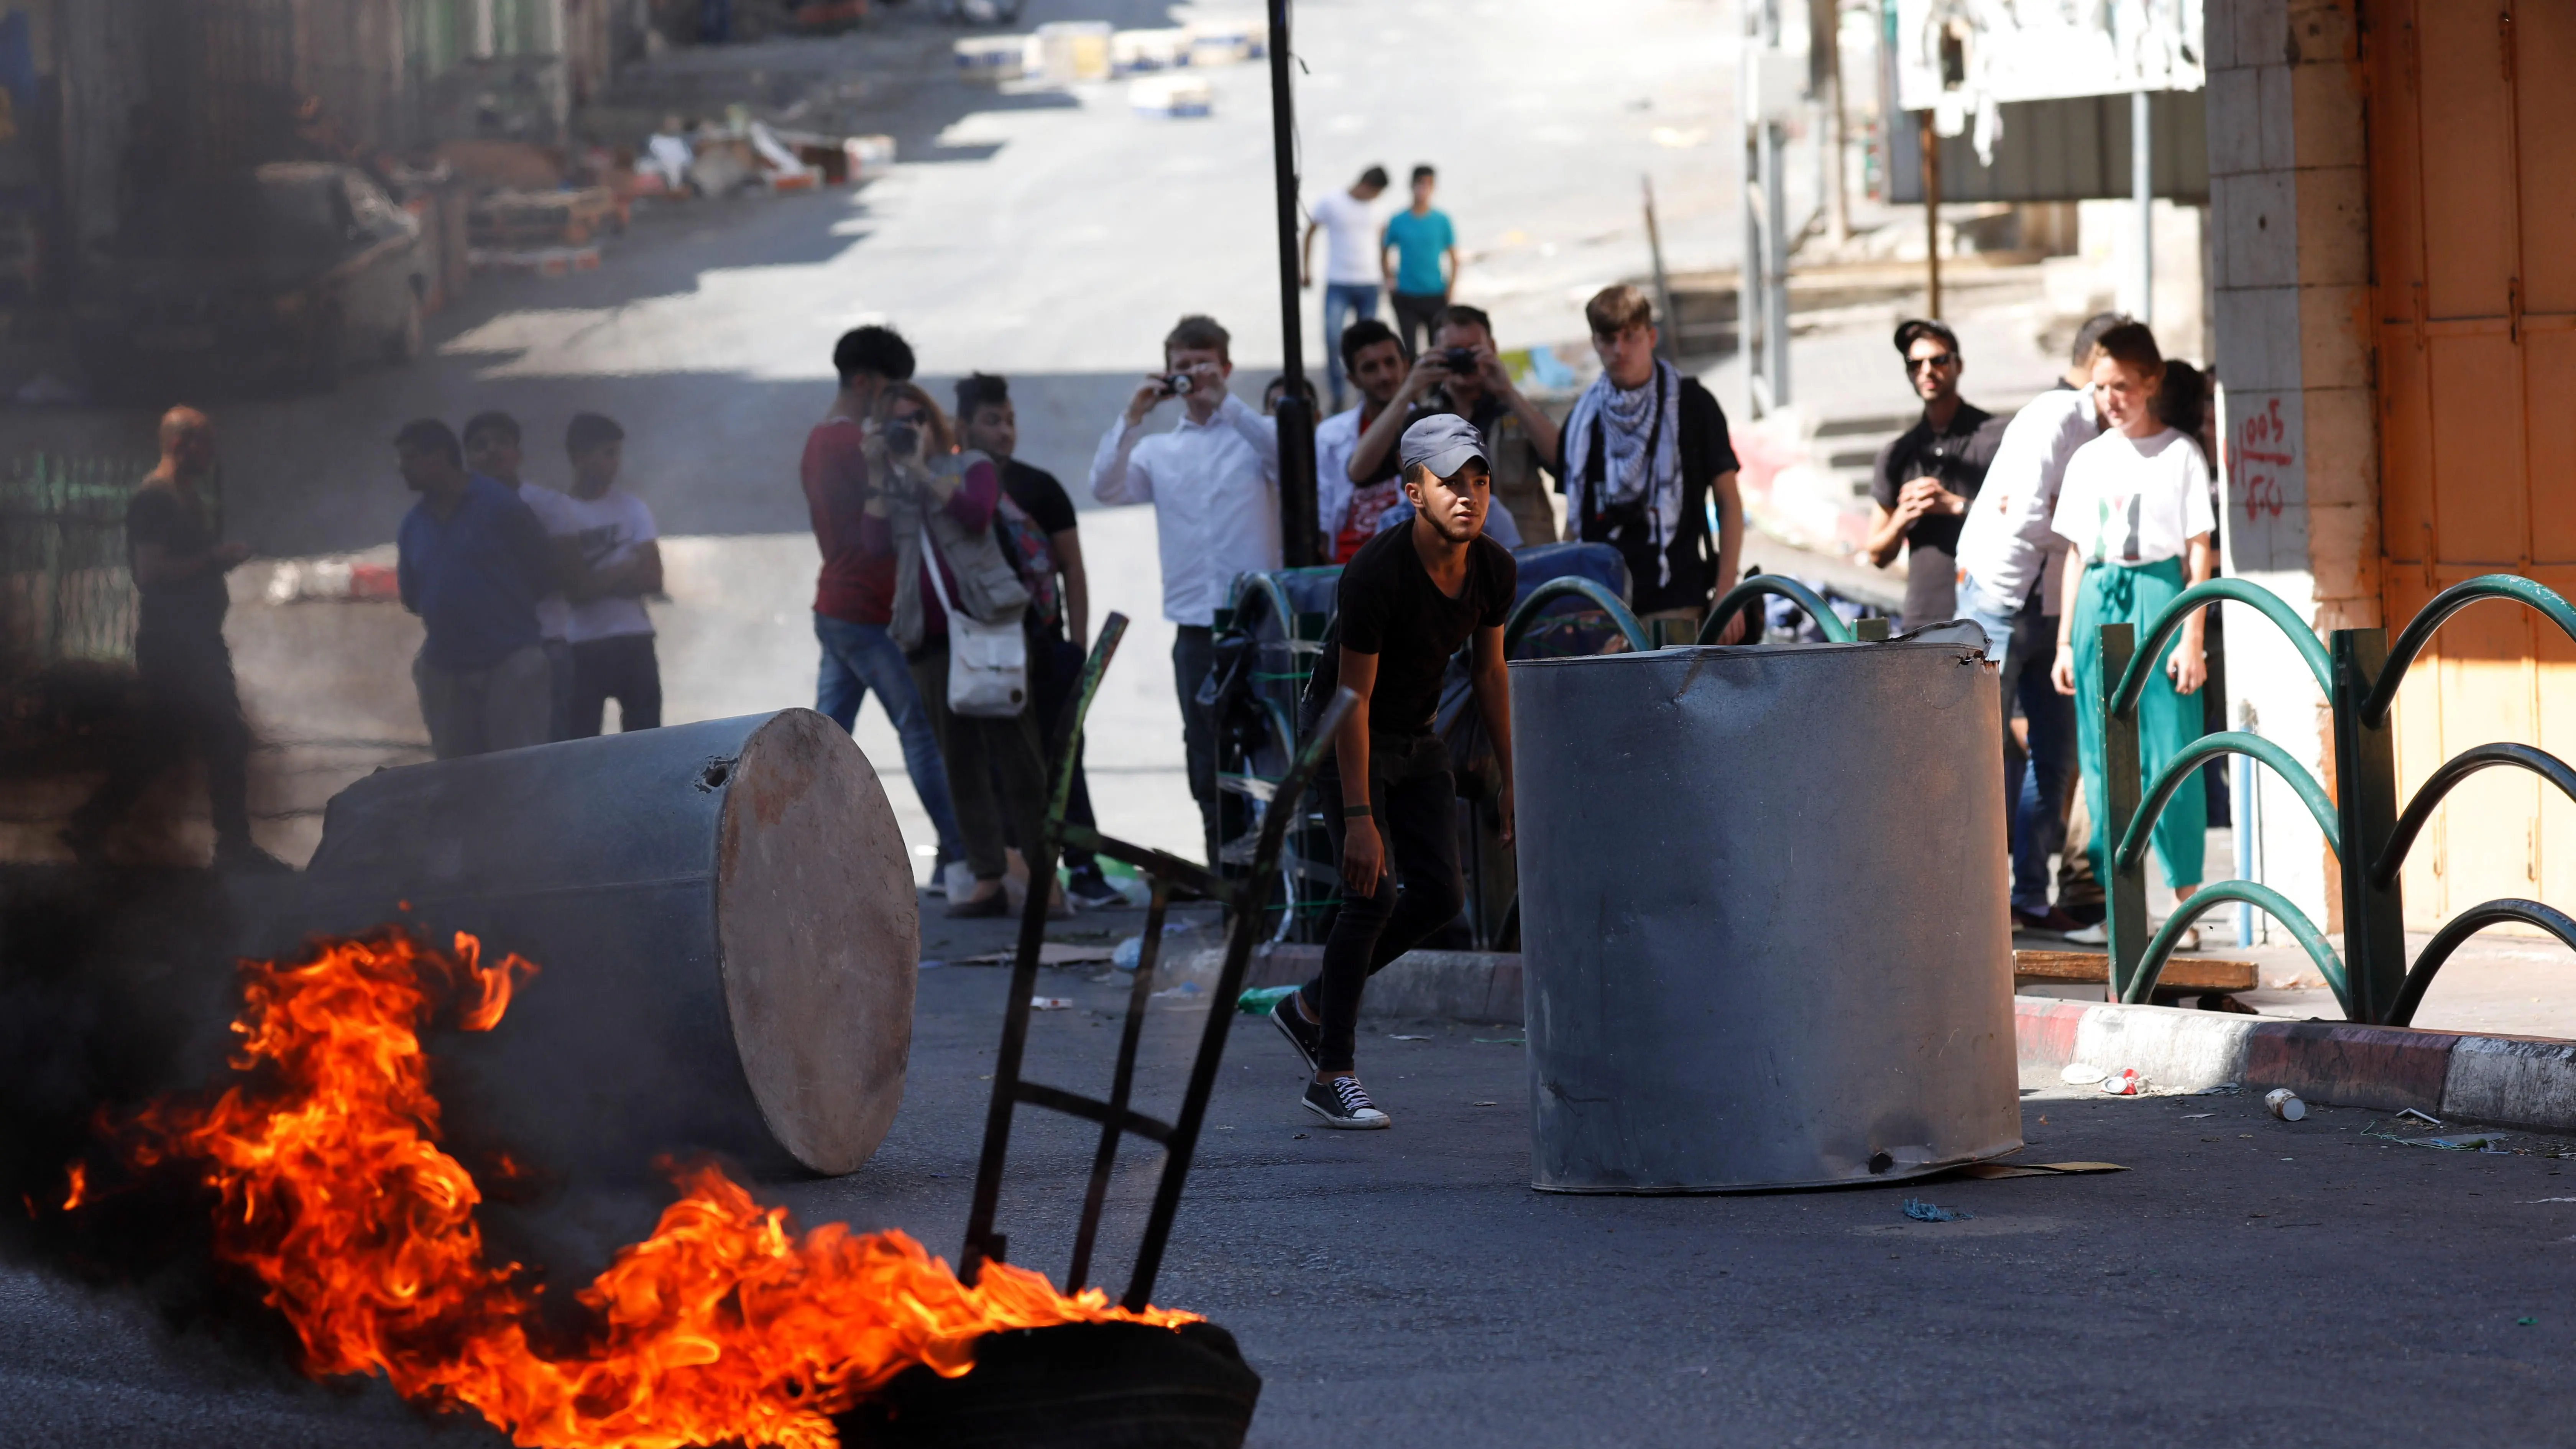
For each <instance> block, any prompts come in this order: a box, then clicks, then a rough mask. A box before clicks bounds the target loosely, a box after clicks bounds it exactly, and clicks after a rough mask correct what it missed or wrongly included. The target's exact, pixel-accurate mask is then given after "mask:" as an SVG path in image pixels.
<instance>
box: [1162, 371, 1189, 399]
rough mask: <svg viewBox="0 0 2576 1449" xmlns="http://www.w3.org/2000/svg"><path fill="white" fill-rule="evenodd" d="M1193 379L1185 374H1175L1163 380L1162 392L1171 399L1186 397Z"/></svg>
mask: <svg viewBox="0 0 2576 1449" xmlns="http://www.w3.org/2000/svg"><path fill="white" fill-rule="evenodd" d="M1192 382H1193V379H1192V378H1191V377H1190V375H1189V374H1188V373H1186V372H1176V373H1173V374H1172V375H1171V376H1169V377H1167V378H1164V379H1163V391H1164V392H1165V393H1166V394H1168V395H1170V396H1172V397H1186V396H1188V394H1189V391H1190V387H1191V385H1192Z"/></svg>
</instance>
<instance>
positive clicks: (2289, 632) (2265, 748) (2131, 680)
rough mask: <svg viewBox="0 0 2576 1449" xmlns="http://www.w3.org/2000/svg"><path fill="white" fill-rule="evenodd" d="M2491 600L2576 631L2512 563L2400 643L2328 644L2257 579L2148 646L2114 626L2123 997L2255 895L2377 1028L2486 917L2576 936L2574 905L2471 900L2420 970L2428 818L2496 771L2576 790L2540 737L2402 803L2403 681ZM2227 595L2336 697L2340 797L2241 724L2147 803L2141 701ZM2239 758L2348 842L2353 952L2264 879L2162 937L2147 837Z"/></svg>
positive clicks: (2117, 952) (2212, 888)
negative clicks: (2409, 880) (2209, 768)
mask: <svg viewBox="0 0 2576 1449" xmlns="http://www.w3.org/2000/svg"><path fill="white" fill-rule="evenodd" d="M2488 599H2496V600H2502V601H2505V602H2508V603H2518V604H2521V605H2523V606H2524V607H2526V608H2529V609H2531V610H2533V611H2534V612H2536V613H2538V614H2540V615H2541V616H2542V617H2543V618H2545V619H2547V620H2549V621H2550V622H2551V623H2553V624H2555V625H2557V626H2558V628H2559V630H2560V631H2561V632H2563V633H2565V634H2566V635H2567V636H2568V638H2569V639H2571V640H2576V607H2570V606H2569V604H2568V603H2567V601H2566V600H2565V599H2563V598H2561V597H2560V596H2559V595H2558V594H2557V593H2556V592H2554V591H2552V590H2551V589H2549V588H2547V587H2546V586H2544V585H2541V584H2538V583H2535V582H2533V581H2532V580H2530V579H2526V578H2521V577H2518V576H2515V575H2511V574H2488V575H2484V576H2481V577H2479V578H2474V579H2470V580H2468V581H2466V582H2464V583H2460V584H2455V585H2453V586H2452V587H2450V588H2447V589H2444V590H2443V591H2442V592H2441V593H2440V594H2438V595H2436V596H2435V597H2434V599H2433V600H2432V602H2431V603H2429V604H2426V605H2425V606H2424V608H2423V610H2422V611H2421V612H2419V613H2418V614H2417V615H2416V616H2415V617H2414V619H2412V620H2411V621H2409V622H2408V623H2407V625H2406V627H2405V628H2404V629H2403V630H2401V631H2399V633H2398V636H2397V641H2396V643H2395V644H2394V645H2393V646H2392V645H2391V644H2390V643H2389V641H2388V634H2387V631H2385V630H2383V629H2338V630H2336V631H2335V632H2334V634H2333V636H2332V638H2331V639H2330V640H2328V641H2326V642H2324V643H2320V642H2319V641H2318V639H2317V638H2316V636H2315V634H2314V633H2313V632H2312V631H2310V630H2309V629H2308V627H2307V626H2306V624H2305V623H2304V622H2302V621H2301V620H2300V619H2299V617H2298V615H2297V614H2296V613H2295V612H2293V611H2292V610H2291V609H2290V607H2289V606H2288V605H2287V604H2284V603H2282V602H2281V600H2279V599H2278V598H2276V597H2274V596H2273V595H2272V594H2271V593H2269V592H2267V591H2266V590H2264V589H2262V588H2260V587H2258V586H2256V585H2254V584H2250V583H2247V582H2245V581H2244V580H2242V579H2213V580H2211V581H2209V582H2207V583H2202V584H2195V585H2193V586H2192V587H2190V588H2189V589H2186V590H2184V591H2183V592H2182V593H2181V594H2180V595H2179V596H2177V597H2176V598H2175V599H2174V601H2173V603H2172V604H2171V605H2170V606H2168V607H2167V608H2166V609H2165V611H2164V612H2163V613H2161V614H2159V615H2158V616H2157V617H2156V619H2155V620H2154V622H2153V623H2152V624H2151V625H2150V627H2149V628H2148V630H2147V644H2146V647H2145V648H2144V649H2138V648H2135V647H2134V644H2133V641H2134V639H2135V637H2136V633H2135V630H2134V629H2133V628H2132V627H2131V626H2129V625H2126V624H2106V625H2104V626H2103V627H2102V661H2103V670H2102V678H2103V681H2104V688H2103V700H2102V703H2103V714H2104V722H2103V723H2104V730H2103V734H2104V738H2103V744H2104V761H2103V764H2104V770H2105V772H2106V779H2105V781H2104V785H2105V789H2104V796H2105V804H2106V808H2105V810H2104V812H2103V813H2104V816H2105V820H2104V825H2105V835H2106V838H2109V839H2116V840H2118V841H2119V843H2120V844H2119V849H2118V850H2117V851H2116V852H2115V853H2114V856H2113V859H2112V861H2111V862H2110V863H2111V866H2112V871H2111V881H2110V896H2111V910H2110V920H2109V930H2110V938H2111V940H2110V951H2111V980H2112V984H2113V988H2114V990H2115V992H2116V994H2117V996H2118V998H2119V999H2120V1000H2123V1001H2146V1000H2150V999H2152V997H2153V994H2154V991H2155V985H2156V980H2157V977H2158V976H2159V975H2160V974H2161V973H2162V972H2163V970H2164V963H2165V959H2166V957H2167V956H2169V955H2170V954H2171V953H2172V950H2173V945H2174V942H2175V941H2176V940H2178V939H2180V937H2181V935H2182V933H2183V931H2184V930H2185V929H2186V928H2187V927H2188V926H2189V925H2190V924H2191V922H2192V921H2193V920H2195V919H2197V918H2198V917H2199V916H2201V915H2202V914H2204V913H2205V912H2207V911H2208V910H2209V909H2210V908H2211V907H2214V906H2216V905H2219V904H2222V903H2225V902H2230V901H2234V902H2241V903H2244V904H2247V905H2251V906H2255V907H2257V908H2258V909H2261V910H2263V911H2265V912H2267V913H2268V914H2270V915H2271V916H2272V917H2274V918H2275V919H2277V920H2279V921H2281V922H2282V923H2283V924H2284V925H2285V926H2287V927H2288V928H2289V930H2290V933H2291V934H2292V935H2293V936H2294V937H2296V938H2297V940H2298V942H2299V944H2300V946H2301V947H2302V948H2304V949H2305V950H2306V951H2307V953H2308V956H2309V958H2310V959H2311V960H2313V961H2314V962H2315V963H2316V965H2317V968H2318V970H2319V971H2320V972H2322V973H2323V974H2324V975H2325V978H2326V980H2327V982H2328V983H2329V984H2330V985H2332V986H2333V988H2334V992H2335V999H2336V1000H2337V1002H2338V1003H2340V1004H2341V1005H2342V1007H2343V1009H2344V1014H2345V1016H2346V1017H2348V1018H2349V1019H2351V1020H2354V1021H2361V1022H2369V1023H2373V1024H2376V1025H2384V1026H2405V1025H2408V1024H2409V1023H2411V1022H2412V1021H2413V1020H2414V1016H2415V1010H2416V1008H2417V1007H2418V1006H2420V1005H2421V1004H2422V1002H2423V999H2424V992H2425V990H2426V989H2427V988H2428V987H2429V986H2430V985H2431V984H2432V981H2433V978H2434V976H2435V975H2436V974H2437V973H2438V972H2439V971H2440V970H2441V968H2442V963H2443V962H2444V961H2446V960H2448V959H2449V957H2450V956H2451V953H2452V952H2454V951H2455V950H2457V949H2458V948H2459V946H2460V944H2461V943H2462V942H2464V941H2466V940H2467V939H2468V938H2469V937H2470V936H2472V935H2475V934H2476V933H2477V932H2478V931H2479V930H2481V929H2483V928H2484V927H2486V926H2490V925H2495V924H2498V923H2501V922H2506V921H2520V922H2523V923H2524V924H2527V925H2535V926H2538V927H2540V928H2541V929H2543V930H2545V931H2548V932H2549V933H2550V934H2552V935H2554V936H2556V937H2557V938H2558V939H2560V940H2562V941H2565V942H2566V943H2567V944H2569V945H2570V946H2576V920H2571V919H2570V918H2569V917H2568V916H2567V915H2566V914H2564V913H2562V912H2560V911H2558V910H2556V909H2555V908H2553V907H2550V906H2547V905H2544V904H2542V903H2540V902H2538V901H2526V900H2513V899H2508V900H2494V901H2487V902H2484V903H2481V904H2479V905H2476V906H2471V907H2469V908H2468V909H2466V910H2464V911H2461V912H2460V913H2459V914H2458V915H2457V916H2455V917H2454V918H2453V919H2452V920H2451V921H2450V922H2449V923H2448V924H2447V925H2445V926H2444V927H2443V928H2442V930H2441V931H2440V932H2439V933H2437V934H2436V935H2435V936H2434V938H2433V940H2432V941H2431V942H2430V943H2428V944H2427V945H2426V946H2425V948H2424V950H2423V952H2422V954H2421V955H2419V956H2418V957H2417V958H2416V960H2415V961H2414V962H2413V964H2412V965H2411V966H2410V965H2409V964H2408V962H2407V960H2406V925H2405V922H2406V912H2405V898H2404V894H2403V887H2402V883H2401V879H2400V872H2401V870H2402V868H2403V866H2404V865H2405V861H2406V855H2407V852H2408V851H2410V850H2411V849H2413V847H2414V844H2415V841H2416V840H2417V838H2418V837H2419V836H2420V835H2421V834H2422V833H2423V829H2424V825H2425V823H2426V822H2427V821H2428V820H2430V819H2431V818H2432V814H2433V811H2434V810H2435V809H2436V808H2438V807H2439V806H2440V804H2441V803H2442V800H2443V798H2444V797H2445V796H2447V795H2448V794H2449V793H2450V792H2451V790H2452V789H2453V788H2454V787H2455V786H2457V785H2458V784H2459V782H2460V781H2462V780H2464V779H2466V778H2468V777H2469V776H2470V775H2473V774H2475V773H2477V772H2478V771H2480V770H2486V769H2494V768H2499V767H2508V768H2513V769H2521V770H2528V771H2530V772H2531V773H2533V774H2535V775H2538V776H2540V777H2541V778H2542V779H2544V780H2546V781H2548V782H2549V783H2551V784H2553V785H2555V786H2557V787H2558V789H2559V790H2560V792H2561V793H2563V794H2565V795H2566V796H2567V797H2568V798H2569V799H2571V800H2576V769H2571V768H2570V767H2569V766H2568V764H2567V763H2566V762H2565V761H2563V760H2560V759H2559V758H2557V757H2556V756H2554V755H2552V754H2550V753H2549V752H2547V751H2545V750H2541V749H2538V748H2535V747H2533V746H2530V745H2522V744H2485V745H2478V746H2475V747H2473V748H2471V749H2468V750H2464V751H2462V752H2461V753H2460V754H2458V755H2455V756H2453V757H2452V758H2451V759H2449V760H2448V761H2446V762H2444V763H2443V765H2442V767H2441V768H2440V769H2438V770H2436V771H2434V772H2433V775H2432V777H2431V778H2430V779H2428V780H2426V781H2425V782H2424V786H2423V788H2422V789H2421V790H2419V791H2417V792H2416V795H2415V798H2414V800H2413V801H2411V802H2410V803H2408V804H2407V806H2406V807H2405V809H2404V811H2403V812H2402V813H2401V812H2400V811H2399V809H2398V807H2397V768H2396V747H2395V740H2394V737H2393V735H2392V733H2391V730H2390V712H2391V709H2392V707H2393V706H2394V703H2395V700H2396V695H2397V690H2398V687H2399V685H2400V684H2401V683H2402V682H2403V681H2404V678H2405V675H2406V671H2407V669H2408V667H2409V666H2411V665H2412V664H2413V663H2414V662H2415V659H2416V657H2417V656H2418V655H2420V654H2421V653H2422V652H2423V651H2424V648H2425V646H2426V645H2428V644H2429V643H2431V641H2432V638H2433V634H2434V632H2435V631H2436V630H2438V629H2439V628H2441V626H2442V624H2443V622H2444V621H2445V620H2447V619H2449V618H2450V617H2451V616H2452V615H2454V614H2456V613H2458V612H2459V611H2460V610H2462V609H2465V608H2467V607H2468V606H2469V605H2471V604H2475V603H2479V602H2481V601H2484V600H2488ZM2222 600H2226V601H2233V602H2236V603H2242V604H2248V605H2251V606H2253V607H2254V608H2255V609H2257V610H2259V611H2260V612H2261V613H2262V614H2263V616H2264V617H2265V618H2267V619H2270V620H2271V621H2272V622H2273V623H2274V624H2275V625H2277V626H2279V628H2280V629H2281V631H2282V633H2283V634H2284V635H2286V636H2288V638H2289V640H2290V642H2291V643H2292V644H2293V645H2294V646H2295V647H2296V648H2297V649H2298V651H2299V656H2300V658H2301V659H2302V660H2303V661H2304V662H2305V663H2306V664H2307V666H2308V671H2309V673H2310V674H2312V675H2314V676H2315V678H2316V681H2317V686H2318V688H2319V689H2320V690H2321V691H2323V693H2324V694H2325V696H2326V698H2327V700H2328V701H2329V702H2330V704H2331V705H2332V708H2333V719H2334V749H2333V763H2334V773H2335V780H2336V783H2337V785H2338V787H2339V789H2338V791H2337V793H2336V795H2335V796H2333V797H2329V796H2328V795H2327V794H2326V792H2325V790H2324V788H2323V787H2322V786H2321V785H2319V784H2318V783H2317V780H2316V778H2315V777H2314V776H2313V775H2311V774H2309V773H2308V771H2307V770H2305V769H2304V768H2302V767H2301V766H2300V765H2299V764H2298V762H2297V761H2295V760H2293V759H2291V758H2290V756H2289V755H2288V753H2287V752H2286V751H2283V750H2282V749H2281V748H2280V747H2279V746H2277V745H2274V744H2272V743H2271V742H2270V741H2268V740H2264V739H2262V738H2260V737H2259V736H2255V735H2251V734H2243V733H2238V732H2233V731H2231V732H2225V733H2221V734H2215V735H2210V736H2207V737H2205V738H2203V739H2201V740H2199V741H2197V742H2195V743H2194V744H2193V745H2192V746H2191V748H2190V749H2189V750H2187V751H2185V752H2184V753H2183V754H2182V755H2181V756H2179V757H2177V758H2176V759H2175V760H2174V761H2172V762H2171V763H2170V764H2169V765H2167V766H2166V768H2165V770H2164V771H2163V772H2162V773H2161V774H2160V775H2158V776H2157V778H2156V780H2155V781H2154V783H2153V785H2152V786H2151V787H2150V788H2149V789H2148V790H2147V792H2146V798H2145V799H2144V801H2143V802H2142V801H2141V800H2140V798H2139V791H2138V786H2137V781H2138V779H2139V775H2140V770H2139V763H2138V719H2137V707H2138V696H2139V694H2140V692H2141V691H2143V690H2144V689H2145V687H2146V684H2147V680H2148V679H2149V677H2150V672H2151V671H2152V670H2154V669H2156V668H2158V667H2160V662H2161V656H2162V655H2163V653H2164V649H2165V646H2166V644H2167V643H2168V642H2169V641H2170V640H2171V639H2172V637H2173V636H2174V634H2175V633H2176V632H2178V631H2179V630H2180V629H2181V628H2182V626H2183V624H2184V623H2185V621H2187V620H2188V619H2189V618H2190V616H2191V614H2192V612H2193V611H2194V610H2197V609H2199V608H2201V607H2203V606H2205V605H2208V604H2213V603H2217V602H2220V601H2222ZM2114 681H2116V683H2115V682H2114ZM2224 754H2243V755H2247V756H2249V757H2251V758H2253V759H2256V760H2259V761H2261V762H2262V763H2263V764H2265V765H2268V766H2270V767H2271V769H2272V771H2273V773H2275V774H2277V775H2280V776H2281V777H2282V778H2283V779H2285V780H2287V781H2288V782H2289V783H2290V785H2291V787H2292V788H2293V789H2294V790H2296V791H2297V792H2298V795H2299V799H2300V800H2301V802H2302V803H2304V804H2305V805H2306V806H2307V808H2308V813H2309V814H2310V815H2312V816H2314V817H2315V818H2316V820H2317V824H2318V827H2319V828H2320V829H2321V830H2322V831H2323V832H2324V834H2325V838H2326V842H2327V844H2328V845H2329V846H2331V847H2332V848H2333V850H2334V852H2335V857H2336V860H2337V875H2338V878H2339V879H2338V885H2339V889H2340V890H2341V892H2342V904H2343V911H2344V950H2343V957H2342V959H2341V961H2340V962H2338V961H2337V960H2336V959H2335V956H2334V952H2333V950H2332V948H2331V947H2329V946H2328V945H2327V944H2326V940H2325V936H2324V934H2323V933H2322V932H2320V931H2318V930H2317V928H2316V926H2315V924H2314V923H2312V922H2310V921H2309V920H2308V919H2307V917H2306V916H2305V915H2304V914H2303V913H2301V912H2300V911H2299V910H2298V908H2297V907H2295V906H2293V905H2291V904H2290V902H2289V901H2288V900H2287V899H2285V898H2283V897H2282V896H2281V895H2280V894H2278V893H2277V892H2274V891H2271V890H2268V889H2266V888H2265V887H2262V886H2260V885H2256V884H2254V883H2253V882H2250V881H2218V882H2214V883H2211V884H2209V885H2206V886H2204V887H2202V888H2201V889H2199V890H2198V891H2195V892H2194V893H2193V894H2192V895H2191V896H2190V897H2189V898H2187V899H2186V900H2184V901H2183V902H2182V903H2181V904H2180V906H2178V907H2177V908H2176V910H2175V912H2174V915H2173V917H2172V918H2171V919H2170V920H2168V921H2166V922H2165V924H2164V927H2163V928H2162V929H2160V930H2158V931H2157V932H2155V933H2154V935H2153V937H2152V938H2151V939H2147V932H2146V846H2147V841H2148V838H2149V836H2150V835H2151V834H2152V832H2153V829H2154V825H2155V821H2156V819H2157V818H2158V817H2159V816H2160V815H2162V814H2163V812H2164V809H2165V806H2166V805H2167V804H2168V803H2169V802H2170V801H2171V800H2172V798H2173V795H2174V793H2175V792H2176V791H2177V790H2180V789H2182V788H2184V786H2185V785H2186V784H2187V783H2188V782H2189V781H2190V780H2191V779H2192V778H2193V776H2194V774H2195V772H2196V771H2197V770H2198V768H2199V767H2200V766H2201V765H2202V764H2203V763H2205V762H2206V761H2208V760H2210V759H2214V758H2216V757H2218V756H2220V755H2224ZM2142 940H2143V941H2144V944H2143V945H2140V944H2139V943H2140V942H2141V941H2142Z"/></svg>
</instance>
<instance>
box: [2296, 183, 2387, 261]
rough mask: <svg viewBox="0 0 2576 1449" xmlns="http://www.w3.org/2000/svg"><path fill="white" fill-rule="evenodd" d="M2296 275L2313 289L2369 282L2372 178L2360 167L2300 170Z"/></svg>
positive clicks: (2297, 199)
mask: <svg viewBox="0 0 2576 1449" xmlns="http://www.w3.org/2000/svg"><path fill="white" fill-rule="evenodd" d="M2292 175H2294V176H2296V177H2297V178H2298V185H2297V197H2296V208H2297V210H2296V216H2297V224H2298V232H2297V243H2296V245H2297V257H2298V279H2299V281H2300V282H2301V283H2302V284H2304V285H2306V286H2311V287H2337V286H2343V287H2358V286H2367V285H2369V283H2370V177H2369V173H2368V172H2367V171H2366V170H2365V169H2364V168H2362V167H2359V166H2328V167H2320V168H2318V169H2316V170H2300V171H2296V172H2293V173H2292Z"/></svg>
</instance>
